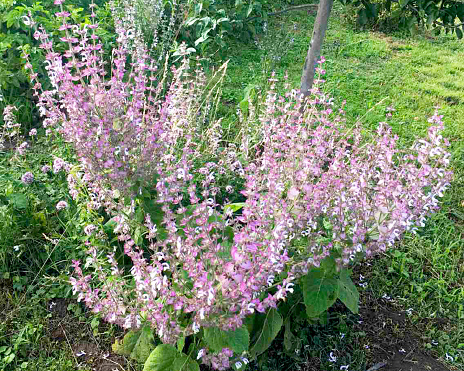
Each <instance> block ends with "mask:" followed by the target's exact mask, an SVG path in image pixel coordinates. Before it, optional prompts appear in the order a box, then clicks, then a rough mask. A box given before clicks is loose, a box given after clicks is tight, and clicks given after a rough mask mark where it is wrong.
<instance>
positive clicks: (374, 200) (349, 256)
mask: <svg viewBox="0 0 464 371" xmlns="http://www.w3.org/2000/svg"><path fill="white" fill-rule="evenodd" d="M312 93H313V96H312V97H311V98H310V99H309V100H305V101H301V100H300V99H299V97H298V95H297V94H295V92H292V93H288V94H287V95H286V96H285V97H279V96H278V95H277V94H276V93H275V92H273V91H271V92H270V94H269V95H268V101H267V105H266V107H267V108H266V109H267V111H266V112H267V115H262V116H261V123H262V127H263V128H264V131H265V133H264V138H265V139H264V143H263V145H262V147H263V151H262V153H261V155H260V156H259V159H258V161H256V162H255V163H253V164H252V165H251V166H250V167H249V168H248V169H247V175H246V177H247V183H246V184H247V189H246V190H245V195H246V196H247V205H249V206H250V207H249V208H245V211H244V213H243V214H244V216H243V217H242V223H244V224H248V223H249V222H251V221H254V220H256V219H258V218H264V219H266V220H269V221H272V223H270V224H269V228H271V229H272V236H273V238H277V237H278V236H284V237H285V238H284V240H286V244H288V243H289V242H290V241H292V240H293V239H301V240H302V241H303V242H304V245H305V247H304V248H303V249H299V250H298V251H297V254H296V255H295V257H294V261H293V263H294V264H293V265H292V271H294V272H295V273H296V272H297V271H299V269H301V270H302V271H301V272H302V273H304V272H306V271H307V269H308V267H311V266H318V265H319V264H320V262H321V260H322V259H324V258H325V257H326V256H328V255H330V254H333V253H336V255H338V256H339V257H338V259H337V261H338V263H339V264H340V265H347V264H349V263H350V261H353V260H354V259H355V258H356V257H362V256H367V257H370V256H372V255H374V254H376V253H377V252H379V251H385V250H386V248H387V247H390V246H393V244H394V243H395V241H396V240H398V239H399V238H400V237H401V236H402V235H403V234H404V233H405V232H406V231H412V232H414V231H416V230H417V229H418V228H419V227H423V226H424V225H425V224H424V222H425V220H426V217H427V216H429V215H430V214H431V213H432V212H434V211H436V210H437V209H438V198H440V197H442V196H443V192H444V191H445V190H446V189H447V187H448V186H449V182H450V180H451V178H452V173H451V172H450V171H449V170H448V168H449V163H450V153H448V151H447V146H448V145H449V143H448V142H447V140H445V139H444V138H443V137H442V135H441V132H442V130H443V122H442V117H441V116H439V115H438V114H437V113H435V115H434V116H433V117H432V118H431V119H430V120H429V122H430V123H431V124H432V125H433V126H431V127H430V128H429V130H428V140H419V141H418V142H416V143H414V145H413V146H412V148H410V149H409V150H402V149H400V148H398V146H397V143H396V142H397V140H398V138H397V136H395V135H394V134H393V133H392V130H391V129H390V128H389V127H388V126H387V125H386V123H380V124H379V127H378V130H377V132H376V133H375V134H373V135H372V136H367V135H366V134H363V131H362V128H361V127H360V126H357V125H355V126H353V127H351V128H349V127H347V125H346V124H345V122H344V119H343V117H344V116H343V111H339V112H337V114H336V113H334V111H333V104H334V103H333V100H332V99H329V97H328V96H325V95H324V94H323V93H322V92H321V91H320V90H319V88H318V87H317V86H316V87H315V88H314V89H313V91H312ZM303 258H306V260H305V261H303V262H301V260H302V259H303ZM299 261H300V262H299Z"/></svg>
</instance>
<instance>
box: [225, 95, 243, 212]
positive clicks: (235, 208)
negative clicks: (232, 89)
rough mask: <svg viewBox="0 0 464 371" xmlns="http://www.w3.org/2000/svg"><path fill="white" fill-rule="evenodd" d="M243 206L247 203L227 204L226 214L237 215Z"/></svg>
mask: <svg viewBox="0 0 464 371" xmlns="http://www.w3.org/2000/svg"><path fill="white" fill-rule="evenodd" d="M242 102H243V101H242ZM242 102H240V108H242V107H241V103H242ZM246 103H247V108H248V101H246ZM243 206H245V202H236V203H234V204H227V205H225V206H224V212H225V211H226V210H227V209H231V210H232V212H234V213H235V212H236V211H239V210H240V209H241V208H243Z"/></svg>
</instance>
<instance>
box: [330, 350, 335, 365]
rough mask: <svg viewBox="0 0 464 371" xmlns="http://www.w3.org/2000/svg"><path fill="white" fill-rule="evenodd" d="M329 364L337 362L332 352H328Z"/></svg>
mask: <svg viewBox="0 0 464 371" xmlns="http://www.w3.org/2000/svg"><path fill="white" fill-rule="evenodd" d="M329 362H331V363H335V362H337V357H335V355H334V354H333V352H330V354H329Z"/></svg>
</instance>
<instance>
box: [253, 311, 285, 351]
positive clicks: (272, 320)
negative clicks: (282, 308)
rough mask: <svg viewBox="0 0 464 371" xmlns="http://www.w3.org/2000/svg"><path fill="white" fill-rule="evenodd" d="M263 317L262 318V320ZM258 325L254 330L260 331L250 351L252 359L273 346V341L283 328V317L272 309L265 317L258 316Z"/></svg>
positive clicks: (256, 324)
mask: <svg viewBox="0 0 464 371" xmlns="http://www.w3.org/2000/svg"><path fill="white" fill-rule="evenodd" d="M261 316H262V318H260V317H261ZM256 319H257V321H255V322H257V323H255V325H254V328H258V329H259V330H258V331H257V333H256V336H254V339H253V340H254V343H253V345H252V347H251V349H250V356H251V357H252V358H255V357H257V356H258V355H260V354H261V353H263V352H264V351H266V349H267V348H269V346H270V345H271V343H272V341H273V340H274V339H275V337H276V336H277V334H278V333H279V331H280V329H281V327H282V322H283V321H282V317H281V316H280V314H279V312H277V310H276V309H273V308H272V309H270V310H269V311H268V312H267V313H266V314H264V315H257V316H256Z"/></svg>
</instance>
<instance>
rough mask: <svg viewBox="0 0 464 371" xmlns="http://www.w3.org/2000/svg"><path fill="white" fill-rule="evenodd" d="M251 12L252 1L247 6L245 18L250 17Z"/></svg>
mask: <svg viewBox="0 0 464 371" xmlns="http://www.w3.org/2000/svg"><path fill="white" fill-rule="evenodd" d="M252 11H253V1H251V2H250V5H249V6H248V9H247V13H246V16H247V18H248V17H249V16H250V14H251V12H252Z"/></svg>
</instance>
